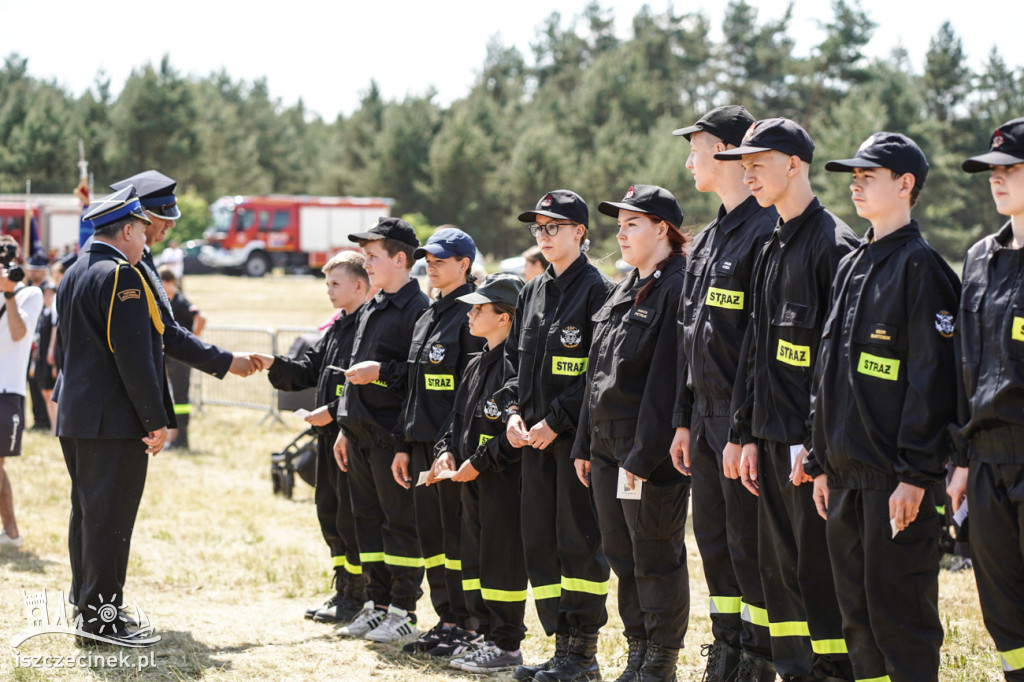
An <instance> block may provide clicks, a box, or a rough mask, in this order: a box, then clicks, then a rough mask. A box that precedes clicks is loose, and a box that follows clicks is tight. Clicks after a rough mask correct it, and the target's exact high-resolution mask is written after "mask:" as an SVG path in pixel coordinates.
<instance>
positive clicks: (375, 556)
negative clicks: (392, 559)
mask: <svg viewBox="0 0 1024 682" xmlns="http://www.w3.org/2000/svg"><path fill="white" fill-rule="evenodd" d="M371 561H384V552H360V553H359V563H361V564H367V563H370V562H371Z"/></svg>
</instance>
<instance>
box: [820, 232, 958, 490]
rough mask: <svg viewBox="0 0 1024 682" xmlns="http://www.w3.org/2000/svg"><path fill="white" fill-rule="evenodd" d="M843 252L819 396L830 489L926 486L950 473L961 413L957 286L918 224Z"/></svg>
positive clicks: (822, 458)
mask: <svg viewBox="0 0 1024 682" xmlns="http://www.w3.org/2000/svg"><path fill="white" fill-rule="evenodd" d="M872 235H873V230H869V231H868V233H867V235H866V236H865V241H864V243H862V244H861V246H860V247H858V248H857V250H855V251H854V252H853V253H851V254H850V255H849V256H847V257H846V258H844V259H843V260H842V262H841V263H840V265H839V272H838V273H837V275H836V281H835V284H834V285H833V288H832V310H831V313H830V314H829V318H828V321H827V322H826V323H825V329H824V331H823V338H822V345H821V355H820V356H819V358H818V370H817V374H819V375H820V380H819V382H818V383H817V386H816V393H815V398H814V406H813V407H814V448H813V457H814V459H815V460H816V461H817V462H818V463H819V464H820V465H821V466H822V467H823V468H824V470H825V473H826V474H828V482H829V486H830V487H833V488H866V489H873V490H892V489H893V488H895V487H896V485H897V484H898V483H899V482H906V483H911V484H913V485H915V486H918V487H920V488H927V487H929V486H931V485H932V484H934V483H935V482H937V481H940V480H944V478H945V476H946V468H945V464H946V460H947V459H948V458H949V456H950V453H951V445H952V444H951V442H950V440H949V426H950V424H951V423H953V422H954V421H955V419H956V362H955V359H954V342H953V324H954V316H955V314H956V310H957V305H958V304H959V298H960V282H959V280H958V279H957V276H956V274H955V273H954V272H953V271H952V269H951V268H950V267H949V266H948V265H946V262H945V261H944V260H942V258H941V257H940V256H939V255H938V254H937V253H936V252H935V250H934V249H933V248H932V247H930V246H929V245H928V243H927V242H925V240H924V238H923V237H922V236H921V232H920V230H919V229H918V227H917V223H916V222H915V221H911V222H910V223H909V224H907V225H905V226H903V227H901V228H900V229H898V230H896V231H895V232H893V233H891V234H889V235H886V236H885V237H883V238H882V239H879V240H877V241H874V242H872V241H871V239H872Z"/></svg>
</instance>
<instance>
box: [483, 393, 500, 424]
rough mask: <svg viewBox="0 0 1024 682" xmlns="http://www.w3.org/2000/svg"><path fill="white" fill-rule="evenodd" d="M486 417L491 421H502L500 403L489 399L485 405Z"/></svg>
mask: <svg viewBox="0 0 1024 682" xmlns="http://www.w3.org/2000/svg"><path fill="white" fill-rule="evenodd" d="M484 416H485V417H487V418H488V419H491V420H495V419H501V410H500V409H499V408H498V403H496V402H494V398H488V399H487V402H486V403H484Z"/></svg>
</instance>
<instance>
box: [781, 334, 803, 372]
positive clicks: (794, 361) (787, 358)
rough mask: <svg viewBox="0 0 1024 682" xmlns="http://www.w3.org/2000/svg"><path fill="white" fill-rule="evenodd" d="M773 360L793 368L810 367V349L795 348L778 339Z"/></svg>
mask: <svg viewBox="0 0 1024 682" xmlns="http://www.w3.org/2000/svg"><path fill="white" fill-rule="evenodd" d="M775 359H776V360H778V361H779V362H784V363H786V364H787V365H793V366H794V367H810V366H811V347H810V346H796V345H794V344H792V343H789V342H788V341H783V340H782V339H779V350H778V351H777V352H776V353H775Z"/></svg>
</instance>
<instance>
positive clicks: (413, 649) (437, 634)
mask: <svg viewBox="0 0 1024 682" xmlns="http://www.w3.org/2000/svg"><path fill="white" fill-rule="evenodd" d="M453 629H454V628H453ZM450 632H451V630H446V629H445V627H444V623H442V622H440V621H438V623H437V625H435V626H434V627H432V628H430V629H429V630H427V631H426V632H424V633H423V634H422V635H420V636H419V638H417V639H415V640H413V641H411V642H409V643H408V644H406V645H405V646H403V647H402V651H403V652H405V653H407V654H418V653H420V652H423V651H430V650H431V649H433V648H434V647H436V646H437V645H438V644H440V643H441V642H443V641H444V640H445V639H447V638H448V636H449V633H450Z"/></svg>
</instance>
